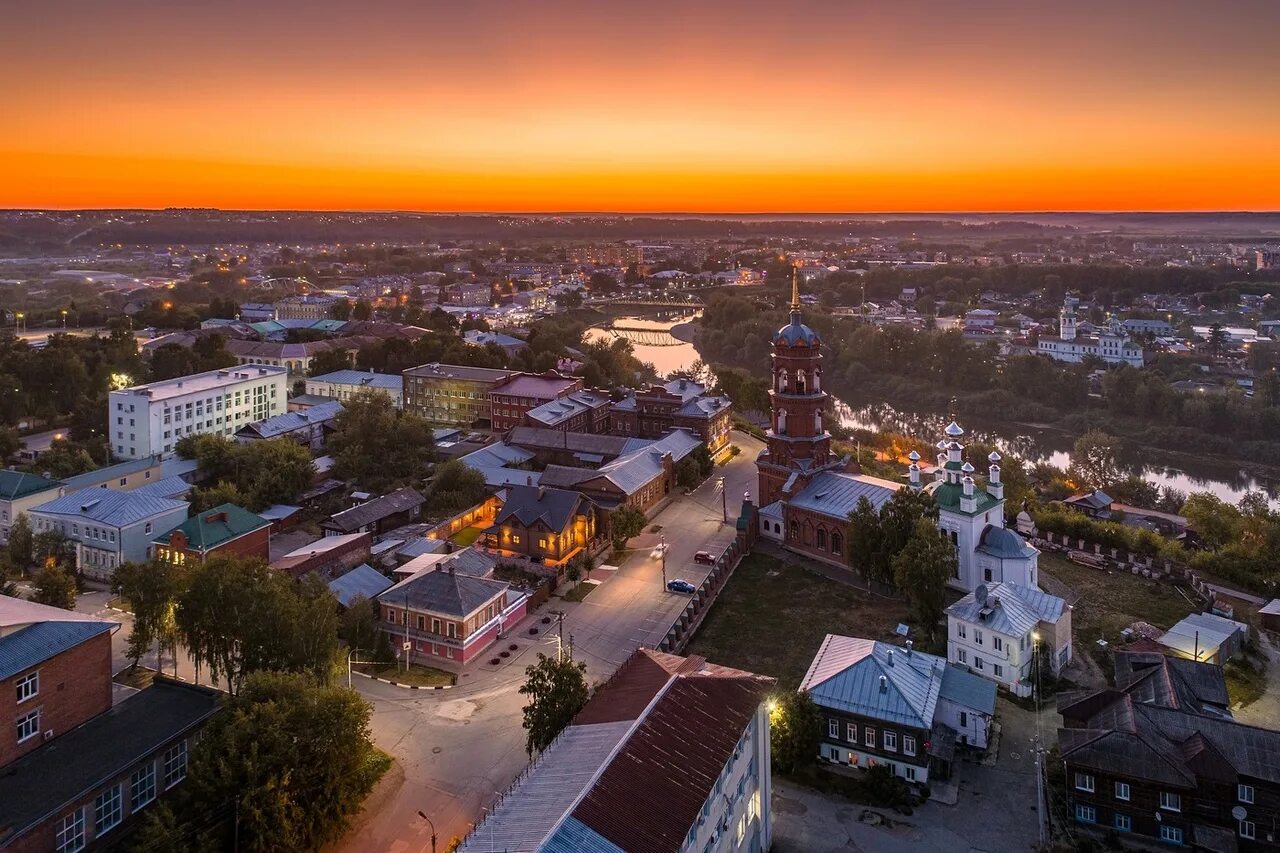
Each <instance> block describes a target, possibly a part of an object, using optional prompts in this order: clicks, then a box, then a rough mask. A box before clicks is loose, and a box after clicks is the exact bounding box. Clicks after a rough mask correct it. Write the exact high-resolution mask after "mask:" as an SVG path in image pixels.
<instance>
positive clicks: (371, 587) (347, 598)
mask: <svg viewBox="0 0 1280 853" xmlns="http://www.w3.org/2000/svg"><path fill="white" fill-rule="evenodd" d="M391 584H392V581H391V579H390V578H388V577H387V576H386V575H384V574H383V573H382V572H380V571H378V570H377V569H375V568H373V567H372V566H370V565H369V564H368V563H361V564H360V565H358V566H356V567H355V568H354V569H351V570H350V571H348V572H346V573H345V574H341V575H339V576H338V577H336V578H334V579H333V580H331V581H329V592H331V593H333V597H334V598H336V599H337V600H338V605H339V606H340V607H344V608H345V607H350V606H351V602H353V601H355V600H356V598H358V597H359V598H366V599H368V600H369V601H373V600H374V599H375V598H377V597H378V595H379V594H380V593H383V592H386V591H387V590H388V589H389V588H390V587H391Z"/></svg>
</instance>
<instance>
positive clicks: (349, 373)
mask: <svg viewBox="0 0 1280 853" xmlns="http://www.w3.org/2000/svg"><path fill="white" fill-rule="evenodd" d="M368 389H373V390H375V391H381V392H382V393H384V394H386V395H387V396H388V397H390V398H391V404H392V405H393V406H395V407H396V408H397V409H402V408H404V377H402V376H400V375H398V374H395V373H374V372H373V371H372V370H370V371H368V372H365V371H363V370H335V371H334V372H332V373H325V374H323V375H322V376H312V377H309V378H308V379H307V393H308V394H314V395H315V396H317V397H332V398H334V399H335V400H350V399H351V398H352V397H353V396H355V395H356V394H357V393H359V392H360V391H365V390H368Z"/></svg>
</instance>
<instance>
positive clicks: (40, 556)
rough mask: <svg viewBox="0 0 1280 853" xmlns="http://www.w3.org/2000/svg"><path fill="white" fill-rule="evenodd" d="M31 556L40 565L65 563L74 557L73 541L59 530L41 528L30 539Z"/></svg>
mask: <svg viewBox="0 0 1280 853" xmlns="http://www.w3.org/2000/svg"><path fill="white" fill-rule="evenodd" d="M31 551H32V557H33V558H34V560H35V562H37V563H39V564H40V565H41V566H47V565H51V564H58V565H66V564H67V563H70V562H72V561H73V560H74V559H75V543H73V542H72V541H71V540H69V539H67V537H66V536H64V535H63V534H62V531H60V530H42V531H41V532H39V533H37V534H36V535H35V536H33V537H32V539H31Z"/></svg>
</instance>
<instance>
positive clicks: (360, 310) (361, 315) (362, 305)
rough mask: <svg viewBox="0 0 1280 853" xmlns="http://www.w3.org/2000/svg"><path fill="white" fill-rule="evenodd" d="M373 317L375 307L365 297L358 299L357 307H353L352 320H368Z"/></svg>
mask: <svg viewBox="0 0 1280 853" xmlns="http://www.w3.org/2000/svg"><path fill="white" fill-rule="evenodd" d="M371 317H373V308H372V307H370V305H369V303H368V302H365V301H364V300H363V299H360V300H357V301H356V304H355V307H353V308H352V309H351V319H352V320H368V319H370V318H371Z"/></svg>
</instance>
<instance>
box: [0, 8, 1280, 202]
mask: <svg viewBox="0 0 1280 853" xmlns="http://www.w3.org/2000/svg"><path fill="white" fill-rule="evenodd" d="M1277 32H1280V2H1274V0H1239V1H1238V2H1236V0H1215V2H1181V0H1108V2H1095V0H1080V2H1061V3H1054V2H1029V0H1022V2H983V0H972V2H957V0H927V1H926V0H920V2H911V0H900V2H894V3H881V2H876V3H872V2H859V0H828V1H827V2H785V3H784V2H776V3H764V2H751V0H738V2H720V0H708V2H698V0H687V2H681V3H676V2H663V1H662V0H648V1H647V2H643V3H638V2H637V3H633V2H606V0H598V2H569V1H568V0H525V2H490V0H471V2H467V0H458V1H457V2H448V3H445V2H430V1H429V0H416V2H410V1H409V0H398V1H397V2H393V0H365V2H357V0H349V1H348V2H334V0H307V1H306V2H302V0H255V2H239V0H231V1H230V2H222V0H207V1H206V2H199V3H194V2H176V3H175V2H171V0H169V1H168V2H159V0H154V2H153V0H110V2H99V0H5V2H4V3H3V5H2V7H0V206H4V207H166V206H213V207H224V208H328V209H335V208H343V209H416V210H443V211H455V210H456V211H557V210H600V211H637V212H642V211H694V212H702V211H777V212H799V211H804V212H823V211H832V212H839V211H941V210H1179V209H1233V210H1240V209H1251V210H1274V209H1277V208H1280V109H1277V104H1278V103H1280V94H1278V92H1280V87H1277V84H1278V83H1280V62H1278V61H1277V60H1276V48H1275V34H1276V33H1277Z"/></svg>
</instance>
